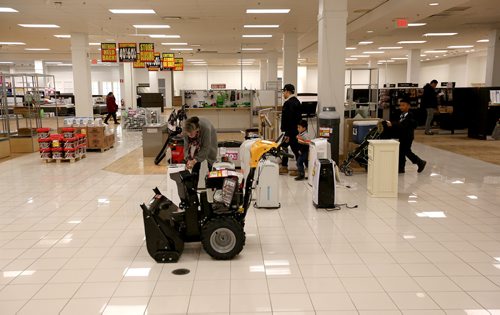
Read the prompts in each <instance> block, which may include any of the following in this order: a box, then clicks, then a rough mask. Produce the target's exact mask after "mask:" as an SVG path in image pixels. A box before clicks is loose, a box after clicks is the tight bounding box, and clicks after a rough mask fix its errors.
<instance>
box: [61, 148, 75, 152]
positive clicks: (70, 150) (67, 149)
mask: <svg viewBox="0 0 500 315" xmlns="http://www.w3.org/2000/svg"><path fill="white" fill-rule="evenodd" d="M63 151H64V152H72V151H73V152H74V151H76V148H64V149H63Z"/></svg>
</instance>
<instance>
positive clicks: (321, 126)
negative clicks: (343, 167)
mask: <svg viewBox="0 0 500 315" xmlns="http://www.w3.org/2000/svg"><path fill="white" fill-rule="evenodd" d="M318 135H319V137H320V138H326V139H328V142H330V144H331V149H332V151H331V152H332V159H333V160H334V161H335V164H337V165H339V147H340V114H339V113H337V112H336V111H335V107H323V111H321V112H320V113H319V115H318Z"/></svg>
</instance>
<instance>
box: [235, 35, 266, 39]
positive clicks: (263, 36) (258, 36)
mask: <svg viewBox="0 0 500 315" xmlns="http://www.w3.org/2000/svg"><path fill="white" fill-rule="evenodd" d="M241 37H243V38H270V37H273V35H241Z"/></svg>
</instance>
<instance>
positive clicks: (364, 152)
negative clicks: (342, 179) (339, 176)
mask: <svg viewBox="0 0 500 315" xmlns="http://www.w3.org/2000/svg"><path fill="white" fill-rule="evenodd" d="M387 130H388V128H387V122H385V121H382V122H379V123H378V124H377V127H374V128H372V129H371V130H370V131H369V132H368V134H367V135H366V136H365V138H364V139H363V142H361V144H360V145H359V147H357V148H356V150H354V151H352V152H349V154H348V155H347V158H346V159H345V160H344V162H342V165H340V171H341V172H342V173H344V174H345V175H347V176H352V168H351V167H350V165H351V163H352V162H353V161H356V162H358V164H359V165H360V166H362V167H364V168H365V170H366V169H368V145H369V142H368V140H374V139H389V138H390V136H389V135H388V132H387Z"/></svg>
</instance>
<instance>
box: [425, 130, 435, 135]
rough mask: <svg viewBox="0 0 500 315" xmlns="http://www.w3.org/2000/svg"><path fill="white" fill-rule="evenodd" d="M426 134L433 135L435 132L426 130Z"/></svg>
mask: <svg viewBox="0 0 500 315" xmlns="http://www.w3.org/2000/svg"><path fill="white" fill-rule="evenodd" d="M425 134H426V135H428V136H432V135H433V134H434V132H432V131H426V132H425Z"/></svg>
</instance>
